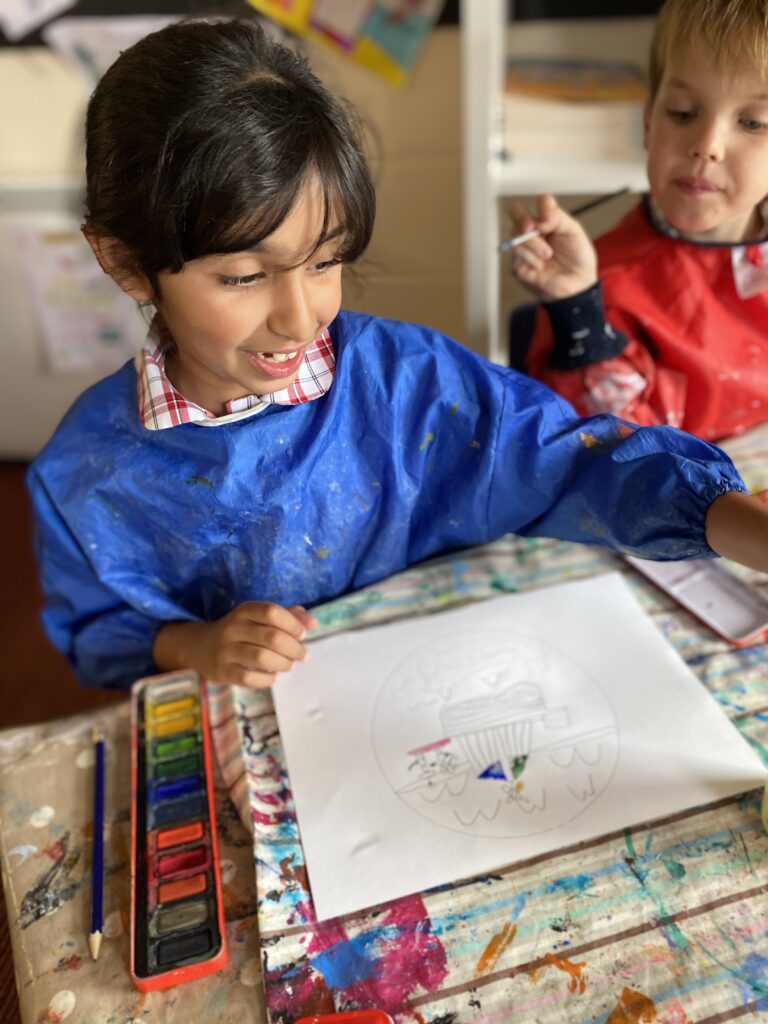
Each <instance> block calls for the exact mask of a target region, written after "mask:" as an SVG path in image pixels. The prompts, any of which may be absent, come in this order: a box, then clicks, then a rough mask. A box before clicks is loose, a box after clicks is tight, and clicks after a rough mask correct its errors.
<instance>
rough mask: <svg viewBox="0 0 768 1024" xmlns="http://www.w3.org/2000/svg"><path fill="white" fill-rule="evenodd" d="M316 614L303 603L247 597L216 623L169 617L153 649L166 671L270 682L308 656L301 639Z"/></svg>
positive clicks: (238, 681)
mask: <svg viewBox="0 0 768 1024" xmlns="http://www.w3.org/2000/svg"><path fill="white" fill-rule="evenodd" d="M317 626H318V621H317V619H316V618H315V617H314V616H313V615H310V613H309V612H308V611H307V610H306V609H305V608H303V607H302V606H301V605H294V606H293V607H292V608H283V607H281V606H280V605H277V604H269V603H267V602H265V601H246V602H244V603H243V604H241V605H238V606H237V608H233V609H232V611H231V612H229V613H228V614H227V615H225V616H224V617H223V618H221V619H218V620H217V621H216V622H169V623H167V624H166V625H165V626H163V627H162V628H161V629H160V631H159V632H158V634H157V636H156V637H155V643H154V646H153V649H152V654H153V657H154V660H155V663H156V665H157V666H158V668H160V669H161V670H163V671H170V670H173V669H181V668H192V669H195V671H197V672H199V673H200V675H201V676H203V677H204V678H206V679H210V680H212V681H214V682H217V683H236V684H239V685H240V686H252V687H257V688H260V687H267V686H271V685H272V684H273V683H274V681H275V678H276V676H277V674H278V672H288V671H290V669H291V668H293V665H294V664H295V663H296V662H297V661H304V660H305V659H306V658H307V657H308V652H307V649H306V648H305V647H304V646H303V644H302V643H301V641H302V640H303V639H304V636H305V635H306V632H307V630H308V629H315V628H316V627H317Z"/></svg>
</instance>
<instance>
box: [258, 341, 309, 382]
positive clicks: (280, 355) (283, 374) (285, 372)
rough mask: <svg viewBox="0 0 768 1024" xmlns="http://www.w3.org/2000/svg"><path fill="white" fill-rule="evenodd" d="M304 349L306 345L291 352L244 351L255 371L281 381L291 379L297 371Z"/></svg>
mask: <svg viewBox="0 0 768 1024" xmlns="http://www.w3.org/2000/svg"><path fill="white" fill-rule="evenodd" d="M305 351H306V345H304V346H302V347H301V348H300V349H293V351H291V352H246V356H247V357H248V360H249V361H250V363H251V365H252V366H253V368H254V369H255V370H256V371H257V372H259V373H262V374H264V375H265V376H266V377H271V378H273V379H274V380H279V381H283V380H284V379H285V378H288V379H289V380H290V379H292V378H293V377H295V375H296V374H297V373H298V372H299V367H300V366H301V361H302V359H303V358H304V353H305Z"/></svg>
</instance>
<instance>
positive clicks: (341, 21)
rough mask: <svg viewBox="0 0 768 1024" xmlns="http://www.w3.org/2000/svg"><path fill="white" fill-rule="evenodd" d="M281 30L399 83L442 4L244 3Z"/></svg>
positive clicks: (410, 0)
mask: <svg viewBox="0 0 768 1024" xmlns="http://www.w3.org/2000/svg"><path fill="white" fill-rule="evenodd" d="M248 2H249V3H250V5H251V6H252V7H255V8H256V10H257V11H259V12H260V13H261V14H264V15H265V16H266V17H268V18H271V19H272V20H273V21H275V22H276V23H277V24H278V25H280V26H281V27H282V28H284V29H286V30H287V31H289V32H293V33H294V34H295V35H300V36H303V37H304V38H305V39H310V40H312V42H319V43H323V44H325V45H327V46H330V47H332V48H333V49H335V50H336V51H337V52H339V53H343V54H345V55H347V56H348V57H350V59H352V60H354V61H356V62H357V63H358V64H362V65H363V66H364V67H367V68H369V69H370V70H371V71H375V72H376V73H377V74H379V75H381V76H382V78H385V79H386V80H387V81H388V82H390V83H391V84H392V85H396V86H401V85H404V84H405V82H406V81H407V79H408V73H409V72H410V70H411V68H412V67H413V64H414V63H415V61H416V58H417V56H418V54H419V51H420V50H421V47H422V45H423V43H424V40H425V39H426V37H427V34H428V33H429V31H430V29H431V28H432V26H433V25H434V23H435V21H436V20H437V18H438V17H439V15H440V12H441V10H442V8H443V4H444V0H248Z"/></svg>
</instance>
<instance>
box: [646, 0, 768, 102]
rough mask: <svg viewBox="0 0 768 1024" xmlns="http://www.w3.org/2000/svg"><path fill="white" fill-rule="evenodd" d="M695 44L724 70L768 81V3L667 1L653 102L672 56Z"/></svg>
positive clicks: (655, 43)
mask: <svg viewBox="0 0 768 1024" xmlns="http://www.w3.org/2000/svg"><path fill="white" fill-rule="evenodd" d="M694 42H703V43H704V44H705V45H706V46H707V47H708V48H709V49H710V51H711V52H712V57H713V59H714V61H715V64H716V66H717V68H718V70H719V71H721V72H724V73H726V74H727V73H729V72H738V71H741V70H747V69H750V68H755V69H757V71H758V72H759V73H761V74H762V75H763V76H764V77H765V78H766V80H768V0H666V3H665V4H664V6H663V7H662V8H661V10H660V11H659V14H658V17H657V19H656V26H655V28H654V32H653V39H652V41H651V54H650V62H649V68H648V77H649V92H650V102H651V103H653V100H654V99H655V98H656V93H657V92H658V89H659V85H660V83H661V79H662V75H663V74H664V67H665V65H666V63H667V61H668V59H669V56H670V54H672V53H679V52H680V51H681V50H684V49H685V48H686V46H689V45H690V44H691V43H694Z"/></svg>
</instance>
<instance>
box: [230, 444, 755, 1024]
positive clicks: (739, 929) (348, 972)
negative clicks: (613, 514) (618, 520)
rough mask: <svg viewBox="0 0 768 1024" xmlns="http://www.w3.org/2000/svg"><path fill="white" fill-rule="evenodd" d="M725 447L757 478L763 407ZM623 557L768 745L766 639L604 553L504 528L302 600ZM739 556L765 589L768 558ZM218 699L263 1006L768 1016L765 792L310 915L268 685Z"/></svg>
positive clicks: (678, 1022)
mask: <svg viewBox="0 0 768 1024" xmlns="http://www.w3.org/2000/svg"><path fill="white" fill-rule="evenodd" d="M727 447H728V450H729V452H730V453H731V455H732V456H733V457H734V459H735V460H736V463H737V465H738V466H739V468H740V470H741V472H742V473H743V475H744V477H745V479H746V480H747V482H748V484H749V485H750V486H751V487H752V488H754V489H765V488H768V458H766V454H765V453H766V451H768V427H766V428H761V429H759V430H757V431H753V432H751V433H750V434H749V435H744V436H742V437H741V438H738V439H736V440H734V441H733V442H732V443H730V444H729V445H727ZM616 569H619V570H622V571H624V572H625V573H626V574H627V579H628V580H629V581H630V584H631V586H632V587H633V590H634V592H635V593H636V595H637V596H638V598H639V600H640V601H641V603H642V605H643V607H644V608H645V609H646V610H647V611H648V613H649V614H650V615H651V616H652V617H653V619H654V621H655V622H656V623H657V625H658V627H659V628H660V629H661V630H662V631H663V633H664V635H665V636H666V638H667V639H668V641H669V642H670V643H671V644H672V645H673V646H674V647H675V648H676V650H677V651H678V652H679V653H680V655H681V656H682V657H683V658H684V660H685V661H686V662H687V663H688V664H689V665H690V666H691V668H692V670H693V671H694V672H695V673H696V675H697V676H698V677H699V679H700V680H701V681H702V683H703V684H704V685H705V686H707V687H708V689H709V690H710V691H711V693H712V694H713V695H714V696H715V698H716V699H717V700H718V702H719V703H720V704H721V706H722V708H723V711H724V713H726V714H727V715H728V716H729V717H730V718H731V720H732V721H733V723H734V725H735V727H736V728H738V729H739V730H740V731H741V732H742V734H743V735H744V736H745V737H746V738H747V740H748V741H749V742H750V743H752V744H753V745H754V747H755V748H756V749H757V750H758V751H759V752H760V753H761V755H762V756H763V757H764V759H765V760H766V762H767V763H768V691H767V689H766V683H768V658H767V657H766V648H765V647H764V646H763V645H762V644H759V645H755V646H752V647H747V648H742V649H738V650H737V649H733V648H730V647H729V646H728V645H727V644H726V643H725V642H723V641H721V640H720V639H718V638H717V637H716V636H715V635H714V634H712V633H711V632H710V631H709V630H708V629H707V628H706V627H704V626H703V625H701V624H700V623H698V622H697V621H696V620H695V619H693V618H692V617H691V616H690V615H688V614H687V613H686V612H685V611H684V610H683V609H681V608H680V607H679V606H678V605H676V604H675V602H674V601H672V599H671V598H668V597H667V596H666V595H665V594H663V593H662V592H661V591H659V590H657V589H656V588H655V587H654V586H653V585H652V584H651V583H649V582H648V581H647V580H645V579H644V578H642V577H641V576H640V575H639V574H637V573H636V572H635V571H634V570H633V569H631V568H630V567H629V566H628V565H627V564H626V563H624V562H623V560H622V559H621V558H619V557H617V556H615V555H613V554H611V553H608V552H605V551H601V550H598V549H594V548H586V547H582V546H578V545H573V544H566V543H560V542H553V541H540V540H523V539H520V538H513V537H508V538H504V539H503V540H501V541H499V542H497V543H495V544H491V545H488V546H486V547H483V548H479V549H474V550H472V551H468V552H462V553H459V554H456V555H453V556H451V557H447V558H443V559H438V560H436V561H434V562H431V563H429V564H425V565H421V566H418V567H415V568H413V569H411V570H409V571H407V572H404V573H401V574H399V575H398V576H397V577H393V578H392V579H390V580H387V581H385V582H383V583H381V584H379V585H376V586H372V587H369V588H367V589H365V590H363V591H360V592H358V593H356V594H353V595H350V596H348V597H345V598H343V599H340V600H338V601H335V602H332V603H329V604H327V605H324V606H323V607H322V608H319V609H315V610H314V611H315V613H316V614H317V616H318V618H319V619H320V622H321V628H320V630H319V631H318V632H319V634H321V635H327V634H330V633H332V632H336V631H339V630H344V629H351V628H355V627H359V626H366V625H371V624H375V623H381V622H385V621H388V620H391V619H395V618H399V617H402V616H414V615H419V614H426V613H434V612H439V611H440V610H441V609H444V608H447V607H453V606H456V605H458V604H460V603H462V602H466V601H475V600H482V599H484V598H488V597H490V596H494V595H498V594H500V593H514V592H518V591H523V590H526V589H529V588H532V587H541V586H546V585H549V584H552V583H556V582H561V581H563V580H568V579H575V578H579V577H583V576H588V575H591V574H595V573H600V572H605V571H609V570H616ZM735 569H736V571H737V572H738V573H739V574H740V575H741V576H743V578H745V579H748V580H749V581H750V582H753V583H754V584H755V585H757V586H758V587H760V588H762V589H764V590H765V591H766V592H768V578H766V577H763V576H759V575H758V574H754V573H750V572H749V571H747V570H744V569H742V568H740V567H735ZM212 717H213V720H214V722H215V726H214V742H215V746H216V749H217V753H218V757H219V762H220V765H221V768H222V771H223V774H224V777H225V779H226V781H227V783H228V785H229V788H230V792H231V794H232V796H233V799H234V801H235V803H236V804H237V805H238V808H239V810H240V813H241V815H242V817H243V820H244V821H245V822H247V823H249V825H250V826H251V827H252V829H253V836H254V857H255V865H256V880H257V905H258V922H259V940H260V946H261V957H262V966H263V972H264V985H265V993H266V1006H267V1013H268V1016H269V1019H270V1021H271V1022H272V1024H290V1022H293V1021H295V1020H296V1019H297V1018H298V1017H300V1016H302V1015H305V1014H312V1013H320V1012H333V1011H334V1010H336V1011H338V1010H345V1009H354V1008H363V1007H379V1008H382V1009H386V1010H387V1011H388V1012H389V1013H390V1014H392V1016H393V1017H394V1018H395V1019H396V1020H397V1021H398V1024H401V1022H403V1024H404V1022H406V1021H409V1022H410V1021H418V1022H425V1024H426V1022H430V1024H461V1022H468V1021H472V1022H475V1024H497V1022H503V1021H516V1022H518V1021H525V1022H526V1024H528V1022H541V1024H550V1022H556V1021H557V1022H561V1021H568V1022H575V1021H583V1022H586V1021H595V1022H605V1024H630V1022H632V1024H635V1022H641V1021H664V1022H667V1024H693V1022H696V1024H715V1022H719V1021H731V1020H737V1019H739V1018H742V1017H743V1018H747V1019H750V1020H754V1019H761V1020H766V1021H768V837H766V836H765V834H764V832H763V829H762V825H761V819H760V800H761V797H762V793H760V792H757V791H756V792H752V793H746V794H744V795H742V796H739V797H735V798H729V799H726V800H723V801H720V802H719V803H717V804H713V805H709V806H708V807H706V808H698V809H693V810H691V811H687V812H683V813H680V814H676V815H674V816H672V817H669V818H667V819H664V820H657V821H654V822H652V823H649V824H648V825H644V826H643V825H641V826H635V827H632V828H627V829H625V830H622V831H620V832H616V833H613V834H611V835H607V836H603V837H601V838H600V839H597V840H594V841H590V842H586V843H581V844H579V845H578V846H574V847H572V848H568V849H564V850H561V851H558V852H557V853H556V854H552V855H550V856H545V857H537V858H535V859H532V860H529V861H526V862H522V863H517V864H513V865H511V866H509V867H507V868H505V869H503V870H500V871H497V872H494V873H493V874H491V875H486V876H483V877H480V878H474V879H468V880H463V881H459V882H457V883H455V884H452V885H448V886H441V887H439V888H437V889H434V890H430V891H428V892H425V893H421V894H418V895H415V896H412V897H408V898H404V899H400V900H396V901H393V902H391V903H388V904H386V905H383V906H380V907H374V908H371V909H370V910H368V911H365V912H362V913H360V914H357V915H352V916H349V917H345V918H340V919H336V920H333V921H327V922H323V923H322V924H319V923H317V922H316V920H315V917H314V913H313V907H312V899H311V894H310V891H309V887H308V883H307V876H306V871H305V865H304V857H303V852H302V847H301V840H300V836H299V832H298V827H297V822H296V817H295V813H294V808H293V804H292V799H291V791H290V779H289V778H288V775H287V771H286V766H285V763H284V759H283V753H282V749H281V745H280V736H279V732H278V729H277V723H276V720H275V715H274V710H273V706H272V701H271V697H270V695H269V693H264V692H251V691H247V690H243V689H240V688H232V689H230V688H225V687H221V688H217V689H216V693H215V695H214V699H213V707H212ZM695 739H696V738H695V736H693V735H691V736H687V737H681V738H680V741H681V742H695ZM340 870H341V871H343V870H344V868H343V865H340Z"/></svg>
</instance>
